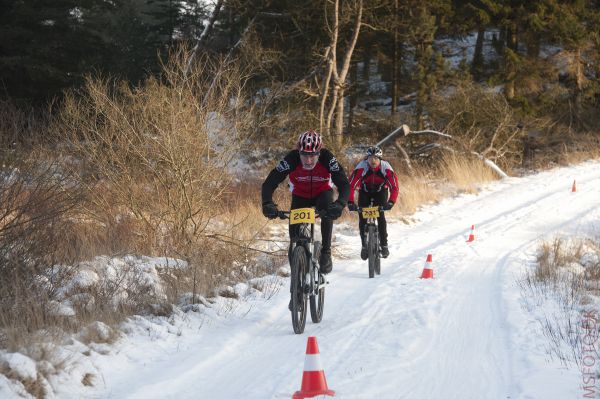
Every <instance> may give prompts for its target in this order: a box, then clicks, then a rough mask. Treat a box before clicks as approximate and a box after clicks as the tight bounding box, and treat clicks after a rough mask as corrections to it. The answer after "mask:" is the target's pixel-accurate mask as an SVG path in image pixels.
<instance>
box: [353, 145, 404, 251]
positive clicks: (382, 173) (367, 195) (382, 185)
mask: <svg viewBox="0 0 600 399" xmlns="http://www.w3.org/2000/svg"><path fill="white" fill-rule="evenodd" d="M357 189H358V190H359V192H358V207H361V208H363V207H367V206H369V203H370V201H371V199H373V205H374V206H382V207H383V209H385V210H390V209H392V207H393V206H394V203H396V200H397V199H398V178H397V177H396V174H395V173H394V169H392V166H391V165H390V164H389V162H387V161H384V160H383V151H381V148H379V147H376V146H373V147H369V148H368V149H367V155H366V157H365V158H364V159H363V160H362V161H360V162H359V163H358V165H356V168H354V171H353V172H352V174H351V175H350V197H349V199H348V209H349V210H351V211H355V210H357V208H358V207H357V205H356V204H355V203H354V191H355V190H357ZM388 190H389V198H388ZM377 225H378V226H379V229H378V230H379V242H380V243H381V256H382V257H383V258H387V257H388V255H389V254H390V251H389V249H388V241H387V223H386V221H385V214H384V213H383V212H381V213H380V214H379V218H377ZM365 226H366V222H365V219H364V218H363V217H362V214H360V213H359V214H358V228H359V230H360V239H361V241H362V249H361V251H360V257H361V258H362V259H363V260H366V259H367V258H368V257H369V253H368V250H367V247H366V242H365V241H366V237H365Z"/></svg>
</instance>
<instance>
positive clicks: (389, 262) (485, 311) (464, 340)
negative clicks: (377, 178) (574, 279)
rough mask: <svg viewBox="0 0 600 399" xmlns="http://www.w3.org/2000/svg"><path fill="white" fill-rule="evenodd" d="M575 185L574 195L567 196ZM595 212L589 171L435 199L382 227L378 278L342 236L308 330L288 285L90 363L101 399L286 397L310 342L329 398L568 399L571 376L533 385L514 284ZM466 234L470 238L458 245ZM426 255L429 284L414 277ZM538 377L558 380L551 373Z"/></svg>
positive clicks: (596, 190)
mask: <svg viewBox="0 0 600 399" xmlns="http://www.w3.org/2000/svg"><path fill="white" fill-rule="evenodd" d="M575 178H576V179H577V186H578V192H577V193H571V191H570V188H571V183H572V182H573V179H575ZM599 203H600V164H599V163H597V162H587V163H584V164H581V165H578V166H575V167H570V168H562V169H557V170H554V171H549V172H544V173H539V174H536V175H532V176H528V177H525V178H520V179H507V180H505V181H502V182H499V183H495V184H493V185H491V186H490V187H489V188H487V189H485V190H484V191H483V192H481V193H479V194H478V195H463V196H460V197H457V198H453V199H447V200H444V201H443V202H442V203H441V204H439V205H436V206H432V207H428V208H427V209H425V210H424V211H421V212H419V213H418V214H417V217H418V219H419V220H420V221H419V222H418V223H417V224H414V225H404V224H399V223H396V224H394V223H390V224H389V225H388V226H389V227H388V230H389V235H390V239H389V241H390V252H391V255H390V257H389V258H388V259H386V260H383V262H382V274H381V275H380V276H377V277H376V278H375V279H368V277H367V270H366V263H365V262H363V261H361V260H360V258H359V256H358V252H359V249H360V240H359V238H358V237H356V236H350V235H343V234H339V233H338V234H337V235H336V243H335V244H334V245H337V246H338V249H340V250H341V251H342V252H348V253H349V254H350V255H352V256H350V259H349V260H335V259H334V271H333V273H332V274H331V275H330V279H329V280H330V285H329V287H328V288H327V297H326V306H325V314H324V317H323V321H322V322H321V323H320V324H313V323H312V322H311V321H310V317H309V319H308V320H307V325H306V329H305V333H304V334H302V335H295V334H294V333H293V330H292V327H291V320H290V315H289V312H288V310H287V302H288V299H289V293H288V289H287V286H284V287H282V288H281V290H280V291H279V292H278V294H277V295H275V296H274V297H273V298H272V299H271V300H268V301H265V300H255V301H253V303H252V308H251V309H250V310H249V311H248V312H247V313H246V314H245V315H244V316H243V317H237V316H231V317H228V318H223V319H222V320H218V321H217V322H214V323H211V324H210V325H206V326H204V327H203V328H202V329H200V330H199V331H197V332H194V334H191V335H190V334H188V336H182V337H181V339H180V342H179V344H178V345H179V346H178V347H177V348H173V347H161V349H160V350H152V349H151V348H150V347H148V348H146V347H140V348H136V349H129V350H127V349H126V348H125V349H124V350H123V353H122V354H121V356H126V357H128V358H129V359H130V360H131V361H130V362H129V363H125V362H113V363H112V364H111V360H110V357H107V358H106V359H105V360H99V361H98V366H99V367H100V369H101V370H103V373H104V390H102V392H100V393H99V396H98V397H103V398H105V397H108V398H211V399H212V398H224V399H225V398H236V397H244V398H284V397H291V394H292V393H293V392H294V391H296V390H297V389H298V388H299V387H300V380H301V376H302V368H303V362H304V349H305V345H306V337H307V336H308V335H314V336H316V337H317V339H318V342H319V347H320V349H321V360H322V363H323V366H324V368H325V374H326V376H327V381H328V383H329V387H330V388H331V389H334V390H336V396H337V397H343V398H374V397H381V398H446V399H451V398H457V399H458V398H460V399H466V398H511V399H514V398H537V397H539V398H552V397H555V398H566V397H577V392H578V389H579V387H578V386H577V380H576V379H574V378H573V374H569V373H566V375H564V379H563V380H561V379H560V378H553V379H552V380H549V381H547V382H546V383H544V386H543V387H541V386H539V385H540V384H538V385H532V383H530V382H529V381H528V378H529V377H531V376H533V375H535V376H539V375H540V373H542V375H543V370H541V371H540V370H539V369H537V367H538V364H537V363H536V362H535V361H534V360H532V359H534V358H535V356H536V355H535V354H534V353H533V352H532V348H534V347H533V346H532V345H530V344H531V341H532V340H535V339H537V337H530V336H528V335H527V334H528V331H529V330H527V327H526V326H522V325H520V324H519V323H520V321H521V320H523V319H524V316H523V314H522V312H523V311H522V310H521V308H520V307H519V305H518V296H519V290H518V287H517V283H516V280H517V278H518V277H519V273H520V272H521V271H522V269H523V265H524V264H525V263H526V262H528V261H530V259H531V255H532V250H533V249H535V248H536V247H537V245H538V244H539V241H540V239H542V238H548V237H552V236H553V234H555V233H559V232H570V233H576V232H578V231H583V230H586V231H589V229H590V228H593V223H594V222H596V223H597V222H598V220H600V210H599V208H600V207H599V206H598V205H599ZM472 224H474V225H475V235H476V241H475V242H474V243H471V244H467V243H465V241H466V238H467V235H468V233H469V229H470V226H471V225H472ZM336 227H337V226H336ZM336 227H334V233H335V232H336ZM428 253H431V254H433V268H434V275H435V278H434V279H433V280H421V279H419V278H418V277H419V275H420V273H421V270H422V268H423V264H424V260H425V257H426V255H427V254H428ZM540 339H541V338H540ZM528 344H529V346H528ZM144 353H147V354H148V357H144ZM142 359H145V360H142ZM543 364H544V363H542V365H543ZM546 367H548V368H549V369H552V371H549V372H548V375H552V376H554V377H556V370H555V369H556V366H555V365H552V364H551V363H546ZM559 374H560V373H559ZM565 381H570V382H572V384H571V385H570V386H566V384H565ZM565 395H566V396H565Z"/></svg>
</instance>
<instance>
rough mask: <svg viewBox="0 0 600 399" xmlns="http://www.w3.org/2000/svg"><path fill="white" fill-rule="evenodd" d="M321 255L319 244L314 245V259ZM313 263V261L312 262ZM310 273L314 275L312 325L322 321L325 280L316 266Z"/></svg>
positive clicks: (311, 298)
mask: <svg viewBox="0 0 600 399" xmlns="http://www.w3.org/2000/svg"><path fill="white" fill-rule="evenodd" d="M320 254H321V243H320V242H316V243H315V253H314V254H313V256H314V259H319V255H320ZM313 262H314V260H313ZM312 273H314V274H316V276H315V278H314V280H313V281H314V282H315V285H316V287H314V290H313V292H311V295H310V318H311V320H312V321H313V323H319V322H321V320H322V319H323V307H324V306H325V278H324V277H323V275H322V274H321V273H319V271H318V265H315V264H313V268H312Z"/></svg>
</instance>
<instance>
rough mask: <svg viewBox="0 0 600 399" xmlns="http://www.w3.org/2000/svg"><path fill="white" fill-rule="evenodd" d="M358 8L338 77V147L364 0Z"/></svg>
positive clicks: (341, 137) (340, 142)
mask: <svg viewBox="0 0 600 399" xmlns="http://www.w3.org/2000/svg"><path fill="white" fill-rule="evenodd" d="M357 7H358V10H357V13H356V19H355V20H354V32H353V33H352V40H351V42H350V44H349V45H348V49H347V50H346V55H345V57H344V63H343V64H342V70H341V71H340V73H339V77H338V79H336V80H337V81H338V84H337V85H336V86H338V90H339V97H338V104H337V112H336V125H335V134H336V142H337V144H338V147H341V146H342V144H343V140H344V137H343V136H342V133H343V130H344V85H345V83H346V76H348V71H349V70H350V61H351V60H352V53H353V52H354V48H355V47H356V42H357V41H358V34H359V33H360V26H361V24H362V12H363V1H362V0H359V1H358V5H357Z"/></svg>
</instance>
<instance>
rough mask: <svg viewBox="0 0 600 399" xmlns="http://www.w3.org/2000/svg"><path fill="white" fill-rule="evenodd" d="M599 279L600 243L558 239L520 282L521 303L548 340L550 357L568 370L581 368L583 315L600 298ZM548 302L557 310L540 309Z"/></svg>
mask: <svg viewBox="0 0 600 399" xmlns="http://www.w3.org/2000/svg"><path fill="white" fill-rule="evenodd" d="M599 277H600V241H599V240H597V239H574V240H569V239H565V238H560V237H559V238H555V239H554V240H552V241H550V242H545V243H542V245H541V246H540V248H539V250H538V255H537V262H536V264H535V267H534V269H533V270H531V271H530V272H528V273H527V274H526V275H525V277H524V278H523V279H522V280H520V281H519V285H520V287H521V294H522V298H523V301H522V303H523V304H524V307H525V308H526V309H527V310H529V311H531V312H534V314H535V315H536V318H537V321H538V322H539V325H540V327H541V331H542V333H543V335H544V336H545V337H546V338H547V342H548V344H547V353H548V354H549V355H550V356H551V357H553V358H556V359H558V360H559V361H560V362H562V363H563V364H564V365H565V366H568V365H569V364H570V363H573V364H576V365H577V366H579V367H581V366H582V365H581V363H580V362H581V359H582V353H583V352H582V350H583V342H582V339H583V337H584V336H585V335H586V331H584V330H583V327H582V323H581V320H582V317H583V316H582V312H583V311H584V310H586V309H588V308H589V305H590V303H594V300H593V299H591V298H592V297H594V296H598V295H599V294H600V280H599ZM548 300H550V301H551V303H552V304H554V303H556V304H557V305H558V308H556V306H552V305H551V304H548V305H544V306H541V305H542V304H544V303H545V302H546V301H548ZM598 332H599V331H596V332H593V334H598Z"/></svg>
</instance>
